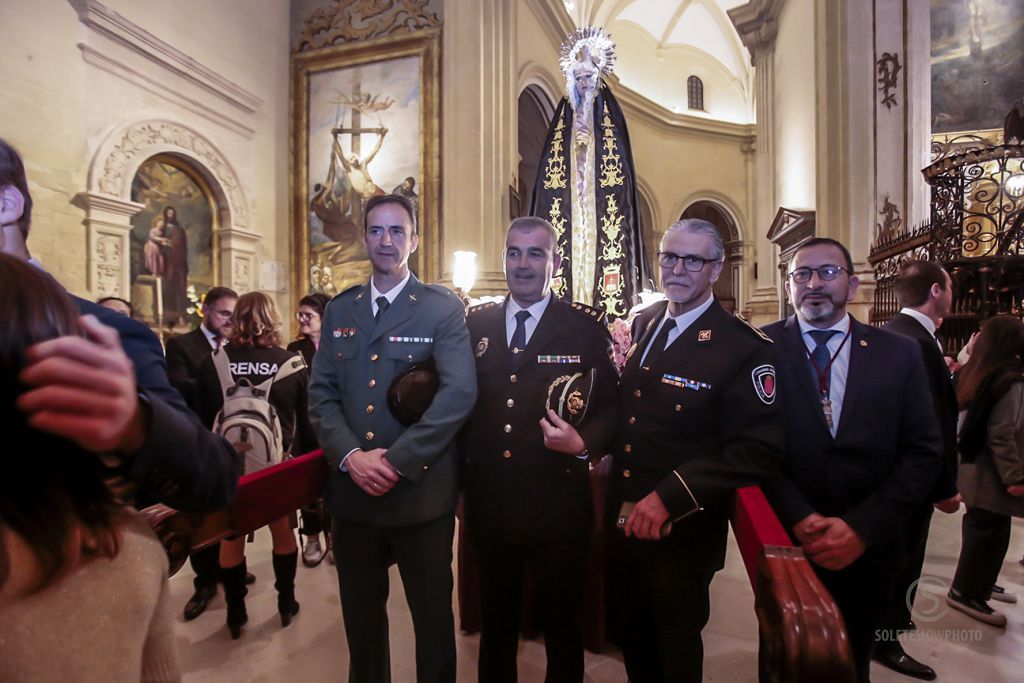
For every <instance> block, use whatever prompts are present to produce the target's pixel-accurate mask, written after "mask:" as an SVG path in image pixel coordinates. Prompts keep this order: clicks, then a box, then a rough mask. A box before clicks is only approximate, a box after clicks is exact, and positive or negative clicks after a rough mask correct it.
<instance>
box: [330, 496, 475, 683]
mask: <svg viewBox="0 0 1024 683" xmlns="http://www.w3.org/2000/svg"><path fill="white" fill-rule="evenodd" d="M332 521H333V532H334V560H335V562H336V565H335V566H336V569H337V570H338V587H339V590H340V592H341V610H342V614H343V616H344V618H345V636H346V638H347V640H348V649H349V678H348V680H349V683H387V682H388V681H390V680H391V653H390V648H389V645H388V611H387V601H388V590H389V581H388V567H389V566H390V565H392V564H395V563H397V564H398V571H399V572H400V573H401V575H402V585H403V586H404V587H405V597H406V600H407V601H408V603H409V611H410V612H411V613H412V624H413V632H414V633H415V636H416V681H417V683H455V617H454V615H453V614H452V588H453V584H454V582H453V579H452V538H453V536H454V534H455V516H454V514H449V515H445V516H443V517H439V518H438V519H435V520H431V521H429V522H423V523H421V524H414V525H411V526H404V527H392V528H382V527H372V526H364V525H361V524H352V523H350V522H346V521H344V520H341V519H338V518H337V517H335V518H334V519H333V520H332Z"/></svg>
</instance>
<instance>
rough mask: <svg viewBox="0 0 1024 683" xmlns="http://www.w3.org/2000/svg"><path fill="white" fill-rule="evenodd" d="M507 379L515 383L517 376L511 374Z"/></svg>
mask: <svg viewBox="0 0 1024 683" xmlns="http://www.w3.org/2000/svg"><path fill="white" fill-rule="evenodd" d="M508 381H509V382H512V383H513V384H515V383H516V381H518V380H517V378H516V376H515V375H512V376H511V377H509V378H508Z"/></svg>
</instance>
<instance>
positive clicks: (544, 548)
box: [459, 217, 618, 683]
mask: <svg viewBox="0 0 1024 683" xmlns="http://www.w3.org/2000/svg"><path fill="white" fill-rule="evenodd" d="M556 244H557V237H556V234H555V229H554V228H553V227H552V226H551V224H550V223H548V222H547V221H545V220H543V219H541V218H532V217H531V218H517V219H516V220H514V221H513V222H512V224H511V225H510V226H509V229H508V232H507V233H506V236H505V280H506V281H507V282H508V288H509V296H508V298H507V299H506V300H505V303H504V305H501V304H497V303H488V304H482V305H480V306H476V307H474V308H471V309H470V310H469V315H468V320H467V324H468V325H469V333H470V339H471V342H472V345H473V348H474V349H475V355H476V373H477V386H478V390H479V398H478V400H477V403H476V408H475V410H474V411H473V414H472V416H471V417H470V420H469V423H468V424H467V425H466V427H465V429H464V430H463V433H462V437H461V439H460V450H459V455H460V458H461V459H462V463H463V467H464V475H463V490H464V495H465V510H466V522H467V528H468V529H469V531H470V533H471V534H472V537H473V544H474V546H475V548H476V550H477V554H478V557H479V562H480V589H481V617H482V628H481V633H480V659H479V680H480V682H481V683H506V682H514V681H515V680H516V653H517V643H518V635H519V614H520V610H521V606H520V596H521V594H522V588H523V575H524V571H525V569H526V567H529V569H530V571H531V573H532V576H533V577H534V579H535V581H536V584H537V588H538V592H539V593H540V603H541V605H542V606H543V607H542V610H543V613H542V622H543V623H542V626H543V630H544V647H545V650H546V652H547V659H548V665H547V680H550V681H564V682H566V683H572V682H573V681H577V682H579V683H581V682H582V681H583V635H582V623H581V612H582V600H583V580H584V560H585V557H586V551H587V538H588V535H589V532H590V529H591V528H592V525H593V500H592V498H591V493H590V475H589V465H588V460H589V459H590V456H593V457H594V458H600V457H601V455H602V454H603V453H604V452H605V449H606V447H607V446H608V444H609V442H610V441H611V439H612V437H613V435H614V431H615V417H616V412H615V387H616V384H617V382H618V376H617V374H616V372H615V366H614V364H613V363H612V361H611V355H610V354H611V351H612V349H611V336H610V335H609V333H608V328H607V327H605V326H604V324H603V323H602V322H601V321H602V320H603V318H604V312H603V311H599V310H598V309H594V308H591V307H589V306H584V305H583V304H569V303H566V302H564V301H561V300H558V299H556V298H555V297H554V296H553V295H552V293H551V275H552V273H553V272H555V271H557V270H558V266H559V264H560V262H561V256H560V255H559V254H558V253H557V251H556V249H557V246H556ZM589 370H594V371H595V375H596V380H595V383H594V387H593V390H592V391H591V393H590V395H589V397H587V396H585V395H584V391H585V389H583V390H580V394H579V396H576V397H575V398H576V399H577V400H578V401H579V402H578V403H575V404H574V405H573V406H572V408H570V411H571V410H577V411H583V410H585V411H586V413H585V414H584V415H585V418H584V419H585V421H583V422H581V423H580V429H579V430H578V431H577V429H576V428H574V427H573V426H572V425H571V424H570V423H568V422H566V421H565V420H563V419H562V418H561V417H560V416H559V415H558V414H556V412H555V411H553V410H549V409H547V408H546V405H547V401H546V399H547V398H548V396H549V393H553V394H557V395H555V396H553V398H552V404H553V405H557V401H558V398H559V397H560V395H561V393H562V390H563V388H564V383H558V384H557V385H556V386H555V387H554V391H553V392H552V390H551V387H552V383H553V382H555V381H556V380H557V379H559V378H563V377H564V376H570V377H571V376H573V375H577V374H581V375H582V376H583V377H585V376H586V374H587V373H588V371H589ZM575 390H576V389H574V388H573V387H570V388H569V391H570V397H571V398H570V400H572V397H573V394H572V392H573V391H575ZM579 414H580V413H578V412H577V415H579ZM568 416H570V417H571V414H569V415H568Z"/></svg>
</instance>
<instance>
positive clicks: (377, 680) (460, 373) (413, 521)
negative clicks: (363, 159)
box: [309, 195, 476, 683]
mask: <svg viewBox="0 0 1024 683" xmlns="http://www.w3.org/2000/svg"><path fill="white" fill-rule="evenodd" d="M363 224H364V225H365V242H366V251H367V254H369V257H370V264H371V266H372V268H373V273H372V276H371V278H370V281H369V282H368V283H367V284H365V285H358V286H356V287H352V288H350V289H348V290H346V291H344V292H342V293H341V294H339V295H338V296H336V297H334V299H333V300H332V301H331V302H330V303H329V304H328V305H327V310H326V311H325V313H324V319H323V335H322V336H321V342H320V348H319V349H318V351H317V353H316V355H314V356H313V373H312V379H311V382H310V386H309V403H310V417H311V419H312V422H313V426H314V428H315V429H316V430H317V432H318V435H319V438H320V445H321V446H322V447H323V449H324V452H325V454H326V455H327V461H328V463H329V465H330V467H331V476H330V483H329V486H328V492H327V505H328V507H329V508H330V510H331V514H332V518H333V524H334V526H333V529H334V559H335V562H336V565H335V568H336V569H337V571H338V584H339V588H340V592H341V607H342V612H343V614H344V617H345V634H346V637H347V639H348V646H349V657H350V660H349V681H351V682H352V683H385V682H386V681H389V680H390V678H391V672H390V654H389V648H388V623H387V619H388V617H387V596H388V566H389V565H391V564H394V563H397V564H398V570H399V572H400V573H401V575H402V584H403V586H404V587H405V595H406V598H407V599H408V602H409V609H410V611H411V612H412V620H413V629H414V632H415V634H416V678H417V681H419V683H454V681H455V619H454V616H453V614H452V588H453V580H452V570H451V563H452V539H453V535H454V531H455V514H454V511H455V501H456V497H457V494H458V490H457V476H456V473H457V458H456V451H455V436H456V434H457V432H458V430H459V428H460V427H461V426H462V423H463V422H465V420H466V418H467V417H468V416H469V413H470V411H471V410H472V409H473V403H474V401H475V400H476V373H475V372H474V371H473V353H472V351H471V349H470V346H469V332H468V331H467V330H466V317H465V316H466V313H465V307H464V306H463V304H462V302H461V301H460V300H459V298H458V297H457V296H455V294H454V293H453V292H451V291H450V290H448V289H445V288H444V287H440V286H437V285H427V284H424V283H422V282H420V281H419V280H418V279H416V277H415V276H413V275H412V274H411V272H410V271H409V255H410V254H411V253H412V252H414V251H415V250H416V247H417V245H418V241H419V237H418V235H417V233H416V218H415V211H414V210H413V207H412V205H411V204H410V203H409V200H408V199H406V198H405V197H400V196H395V195H381V196H377V197H373V198H371V199H370V200H369V201H367V202H366V206H365V208H364V221H363ZM431 359H432V360H433V362H434V365H435V366H436V368H437V374H438V376H439V379H440V387H439V389H438V391H437V394H436V395H435V396H434V398H433V401H432V402H431V403H430V405H429V407H428V408H427V410H426V412H424V413H423V415H422V416H421V417H420V418H419V420H418V421H416V422H413V423H412V424H410V425H408V426H406V425H403V424H402V423H400V422H399V421H398V419H397V418H396V417H395V416H394V415H392V414H391V412H390V411H389V409H388V401H387V394H388V387H389V386H390V385H391V383H392V381H393V380H394V379H395V377H396V376H398V375H399V374H400V373H402V372H404V371H405V370H407V369H408V368H409V367H410V366H412V365H413V364H416V363H422V362H425V361H428V360H431Z"/></svg>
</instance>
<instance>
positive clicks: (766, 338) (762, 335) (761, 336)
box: [733, 313, 775, 344]
mask: <svg viewBox="0 0 1024 683" xmlns="http://www.w3.org/2000/svg"><path fill="white" fill-rule="evenodd" d="M733 317H734V318H736V320H738V321H740V322H741V323H743V327H745V328H747V329H748V330H750V331H751V332H753V333H754V334H756V335H757V337H758V339H761V340H762V341H766V342H768V343H769V344H774V343H775V342H773V341H772V338H771V337H769V336H768V335H767V334H765V333H764V332H762V331H761V328H760V327H757V326H756V325H753V324H751V323H750V321H749V320H747V319H746V318H744V317H743V316H742V315H740V314H739V313H737V314H736V315H735V316H733Z"/></svg>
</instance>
